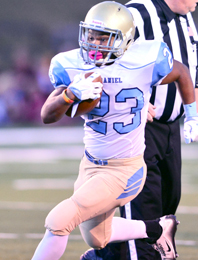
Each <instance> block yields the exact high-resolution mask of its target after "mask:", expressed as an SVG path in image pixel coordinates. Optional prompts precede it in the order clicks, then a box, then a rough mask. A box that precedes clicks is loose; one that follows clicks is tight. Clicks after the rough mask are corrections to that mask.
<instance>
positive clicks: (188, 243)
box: [0, 233, 198, 247]
mask: <svg viewBox="0 0 198 260" xmlns="http://www.w3.org/2000/svg"><path fill="white" fill-rule="evenodd" d="M22 238H23V239H24V238H25V239H38V240H40V239H42V238H43V234H42V233H27V234H16V233H0V239H4V240H5V239H7V240H10V239H22ZM69 239H70V240H83V238H82V236H81V235H70V236H69ZM176 245H180V246H192V247H197V246H198V241H193V240H176Z"/></svg>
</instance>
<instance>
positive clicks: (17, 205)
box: [0, 201, 198, 215]
mask: <svg viewBox="0 0 198 260" xmlns="http://www.w3.org/2000/svg"><path fill="white" fill-rule="evenodd" d="M55 205H56V203H50V202H25V201H16V202H15V201H0V210H4V209H9V210H41V211H43V210H50V209H52V207H54V206H55ZM176 214H189V215H198V207H195V206H194V207H190V206H179V207H178V209H177V213H176Z"/></svg>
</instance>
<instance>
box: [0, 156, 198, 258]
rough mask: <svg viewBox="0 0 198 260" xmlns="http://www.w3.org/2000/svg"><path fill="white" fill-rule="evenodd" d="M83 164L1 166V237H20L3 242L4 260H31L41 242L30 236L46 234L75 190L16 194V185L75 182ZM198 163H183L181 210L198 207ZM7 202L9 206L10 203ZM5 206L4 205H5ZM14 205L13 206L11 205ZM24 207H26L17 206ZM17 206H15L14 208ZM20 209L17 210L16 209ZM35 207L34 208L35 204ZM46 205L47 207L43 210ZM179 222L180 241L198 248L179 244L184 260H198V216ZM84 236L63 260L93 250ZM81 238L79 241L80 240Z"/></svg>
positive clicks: (71, 242) (0, 248)
mask: <svg viewBox="0 0 198 260" xmlns="http://www.w3.org/2000/svg"><path fill="white" fill-rule="evenodd" d="M78 166H79V160H70V161H67V160H64V161H63V160H62V161H58V162H56V163H49V164H47V163H35V164H28V163H11V164H3V163H2V164H1V167H0V179H1V182H0V198H1V199H0V216H1V217H0V218H1V221H0V233H1V234H2V233H6V234H16V235H17V237H16V238H12V239H6V238H1V239H0V259H1V260H13V259H15V260H28V259H31V257H32V255H33V253H34V251H35V248H36V247H37V245H38V243H39V241H40V238H37V239H35V238H34V239H32V238H29V237H27V236H28V234H40V236H42V234H43V233H44V232H45V229H44V220H45V217H46V215H47V214H48V212H49V210H50V209H51V208H52V207H53V206H54V205H56V204H57V203H58V202H60V201H61V200H63V199H65V198H66V197H68V196H70V195H71V194H72V192H73V190H72V188H69V189H65V190H64V189H60V190H58V189H57V190H56V189H53V190H47V189H46V190H43V189H41V190H32V189H30V190H16V189H14V186H13V184H14V183H15V181H16V180H20V179H37V180H41V179H49V178H50V179H62V180H65V179H73V180H75V179H76V177H77V173H78ZM197 169H198V161H197V160H190V161H189V160H183V173H182V183H183V194H182V199H181V203H180V205H181V206H189V207H197V206H198V196H197V195H198V189H197V187H198V175H197ZM6 202H7V203H6ZM3 203H4V204H3ZM10 203H13V204H10ZM16 203H22V204H16ZM23 203H27V204H28V205H29V204H31V203H34V204H33V205H34V207H33V208H29V209H27V208H24V205H27V204H23ZM12 205H13V206H12ZM14 205H15V206H16V205H17V207H16V208H15V206H14ZM31 205H32V204H31ZM42 205H45V206H42ZM179 212H180V211H178V214H177V218H178V219H179V220H180V221H181V224H180V225H179V226H178V232H177V235H176V240H177V241H178V242H180V241H182V243H183V241H194V243H195V244H194V245H188V246H187V245H186V246H184V245H183V244H179V245H178V246H177V249H178V253H179V254H180V259H181V260H197V255H198V225H197V217H198V216H197V214H190V213H189V214H188V212H187V213H186V214H181V213H179ZM76 235H80V232H79V229H78V228H77V229H76V230H74V231H73V232H72V236H71V239H70V240H69V243H68V247H67V250H66V252H65V254H64V256H63V257H62V258H61V259H62V260H66V259H69V260H77V259H79V257H80V255H81V254H82V253H83V252H84V251H85V250H86V249H88V248H89V246H87V245H86V244H85V242H84V241H83V240H82V239H75V238H76ZM77 238H78V237H77Z"/></svg>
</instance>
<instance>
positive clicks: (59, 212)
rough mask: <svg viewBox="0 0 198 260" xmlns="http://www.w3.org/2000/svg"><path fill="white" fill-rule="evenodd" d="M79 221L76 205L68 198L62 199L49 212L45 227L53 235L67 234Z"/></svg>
mask: <svg viewBox="0 0 198 260" xmlns="http://www.w3.org/2000/svg"><path fill="white" fill-rule="evenodd" d="M80 222H81V221H80V218H79V214H78V207H77V206H76V204H75V203H74V201H73V200H72V199H71V198H70V199H66V200H63V201H62V202H60V203H59V204H58V205H57V206H55V207H54V208H53V209H52V210H51V211H50V212H49V214H48V215H47V217H46V220H45V227H46V228H47V229H48V230H50V231H51V232H52V233H53V234H55V235H69V234H70V233H71V231H72V230H74V229H75V228H76V226H78V225H79V224H80Z"/></svg>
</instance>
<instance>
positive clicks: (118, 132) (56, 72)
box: [49, 41, 173, 159]
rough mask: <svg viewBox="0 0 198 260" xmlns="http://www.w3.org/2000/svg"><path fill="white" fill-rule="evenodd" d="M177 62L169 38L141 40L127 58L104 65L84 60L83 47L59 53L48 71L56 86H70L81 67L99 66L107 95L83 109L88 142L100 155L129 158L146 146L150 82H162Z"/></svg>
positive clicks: (90, 68) (97, 68)
mask: <svg viewBox="0 0 198 260" xmlns="http://www.w3.org/2000/svg"><path fill="white" fill-rule="evenodd" d="M172 67H173V61H172V55H171V52H170V50H169V49H168V47H167V45H166V44H165V43H163V42H158V41H142V42H141V41H136V42H135V43H134V44H133V45H131V47H130V48H129V49H128V50H127V51H126V52H125V53H124V55H123V56H122V58H120V59H118V60H116V61H115V62H114V63H113V64H111V65H107V66H102V67H96V66H94V65H89V64H85V63H84V61H83V60H82V58H81V56H80V53H79V49H76V50H72V51H69V52H64V53H60V54H58V55H56V56H55V57H54V58H53V59H52V63H51V66H50V72H49V75H50V79H51V82H52V84H53V85H54V87H55V88H57V87H60V86H63V85H66V86H68V85H69V84H70V83H71V82H72V81H73V78H74V76H75V75H76V74H78V73H81V72H84V73H85V72H90V71H98V70H99V71H100V74H101V76H102V78H103V92H102V97H101V99H100V102H99V103H98V105H97V107H96V108H94V109H93V110H92V111H91V112H90V113H89V114H86V115H83V119H84V120H85V124H84V130H85V136H84V143H85V148H86V149H87V151H88V152H89V153H90V154H91V155H92V156H93V157H95V158H100V159H109V158H129V157H134V156H137V155H140V154H142V153H143V152H144V149H145V144H144V128H145V124H146V119H147V111H148V103H149V98H150V92H151V86H153V85H158V84H160V82H161V81H162V79H163V78H164V77H165V76H166V75H167V74H168V73H170V72H171V70H172ZM161 87H162V88H163V86H161Z"/></svg>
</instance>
